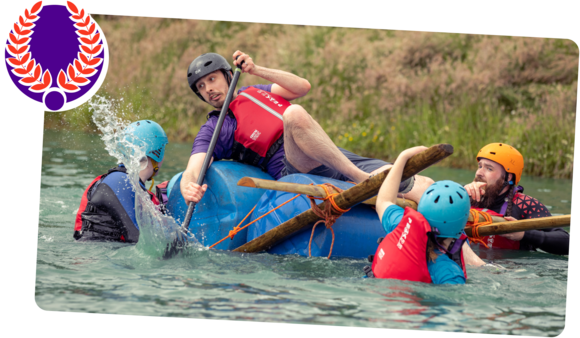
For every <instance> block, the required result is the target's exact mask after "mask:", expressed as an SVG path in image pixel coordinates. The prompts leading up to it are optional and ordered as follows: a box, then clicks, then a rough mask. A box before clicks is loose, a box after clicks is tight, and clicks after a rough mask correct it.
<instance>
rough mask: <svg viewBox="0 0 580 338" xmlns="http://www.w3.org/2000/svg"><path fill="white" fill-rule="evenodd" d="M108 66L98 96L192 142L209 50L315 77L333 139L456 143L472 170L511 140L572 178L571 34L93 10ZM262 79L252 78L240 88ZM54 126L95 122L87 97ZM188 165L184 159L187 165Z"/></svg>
mask: <svg viewBox="0 0 580 338" xmlns="http://www.w3.org/2000/svg"><path fill="white" fill-rule="evenodd" d="M95 19H96V20H97V21H98V22H99V25H100V26H101V27H102V29H103V31H104V32H105V35H106V37H107V40H108V43H109V49H110V57H111V59H110V63H109V71H108V74H107V78H106V80H105V83H104V85H103V87H102V88H101V89H100V91H99V93H98V94H99V95H107V96H109V97H111V98H113V99H115V100H116V104H117V106H118V107H119V110H120V111H121V112H122V114H123V117H125V118H126V119H129V120H134V119H137V118H150V119H153V120H155V121H157V122H159V123H160V124H161V125H162V126H163V127H164V128H165V130H166V131H167V132H168V135H169V138H170V141H185V142H192V141H193V139H194V137H195V135H196V134H197V132H198V131H199V127H200V126H201V125H202V124H203V123H204V122H205V120H206V114H207V112H208V111H209V110H210V109H209V108H210V107H209V106H208V105H207V104H205V103H203V102H201V101H200V100H199V99H197V97H196V96H195V95H194V94H193V93H192V92H191V90H190V89H189V87H188V85H187V81H186V70H187V67H188V65H189V63H190V62H191V61H192V60H193V59H194V58H195V57H196V56H198V55H200V54H202V53H205V52H216V53H219V54H221V55H224V56H225V57H226V58H230V57H231V54H232V53H233V52H234V51H235V50H237V49H239V50H242V51H244V52H246V53H248V54H250V55H251V56H252V58H253V59H254V60H255V62H256V63H257V64H259V65H263V66H266V67H270V68H278V69H282V70H286V71H289V72H292V73H295V74H297V75H299V76H302V77H304V78H306V79H308V80H309V81H310V83H311V85H312V89H311V91H310V93H309V94H308V95H307V96H305V97H304V98H301V99H299V100H296V101H295V102H296V103H298V104H301V105H302V106H304V107H305V108H306V109H307V110H308V112H310V113H311V115H312V116H313V117H314V118H315V119H316V120H318V121H319V122H320V123H321V125H322V126H323V128H324V129H325V130H326V131H327V132H328V134H329V135H330V137H331V138H332V139H333V140H334V142H335V143H336V144H337V145H339V146H341V147H344V148H347V149H349V150H352V151H355V152H357V153H360V154H361V155H364V156H372V157H378V158H383V159H386V160H391V161H392V160H394V158H395V157H396V156H397V154H399V152H400V151H402V150H403V149H405V148H407V147H410V146H415V145H419V144H423V145H427V146H429V145H432V144H437V143H450V144H452V145H453V146H454V147H455V153H454V155H453V156H451V157H450V158H449V159H447V160H446V161H444V162H443V163H441V165H446V166H452V167H458V168H473V167H474V156H475V154H476V153H477V151H478V150H479V148H481V147H482V146H483V145H485V144H487V143H490V142H505V143H508V144H511V145H514V146H515V147H517V148H518V149H519V150H520V151H521V152H522V154H523V155H524V157H525V159H526V168H525V171H526V174H531V175H538V176H548V177H564V178H570V177H571V175H572V168H573V151H574V130H575V129H574V128H575V114H576V92H577V79H578V47H577V46H576V44H575V43H574V42H572V41H570V40H561V39H537V38H521V37H504V36H484V35H466V34H446V33H445V34H444V33H425V32H406V31H388V30H365V29H352V28H330V27H313V26H291V25H271V24H254V23H239V22H219V21H196V20H177V19H158V18H136V17H115V16H96V17H95ZM256 83H265V82H264V81H263V80H261V79H259V78H256V77H253V76H249V75H244V76H242V77H241V78H240V86H244V85H250V84H256ZM45 127H46V128H56V129H59V128H62V129H82V130H85V131H88V132H93V131H95V130H96V128H95V126H94V125H93V124H92V122H91V120H90V113H89V111H88V106H87V105H83V106H81V107H79V108H77V109H75V110H72V111H69V112H66V113H58V114H55V113H47V114H46V117H45ZM184 165H185V164H184Z"/></svg>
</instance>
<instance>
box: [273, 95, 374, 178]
mask: <svg viewBox="0 0 580 338" xmlns="http://www.w3.org/2000/svg"><path fill="white" fill-rule="evenodd" d="M283 116H284V151H285V153H286V159H287V160H288V161H289V162H290V163H291V164H292V165H293V166H294V167H295V168H296V169H298V170H299V171H300V172H303V173H307V172H309V171H310V170H312V169H314V168H316V167H318V166H320V165H321V164H324V165H325V166H327V167H329V168H333V169H335V170H337V171H339V172H340V173H342V174H343V175H344V176H346V177H348V178H350V179H352V180H353V181H355V182H356V183H360V182H362V181H364V180H366V179H367V178H369V174H368V173H365V172H364V171H362V170H360V169H359V168H357V166H355V165H354V164H353V163H352V162H351V161H349V159H348V158H347V157H346V156H344V154H343V153H342V152H341V151H340V150H339V149H338V148H337V147H336V145H335V144H334V143H333V142H332V140H331V139H330V137H328V135H327V134H326V133H325V132H324V130H322V127H320V125H319V124H318V122H316V121H315V120H314V119H313V118H312V117H311V116H310V115H309V114H308V112H306V110H304V108H302V107H301V106H299V105H295V104H294V105H291V106H290V107H288V109H286V111H285V112H284V115H283Z"/></svg>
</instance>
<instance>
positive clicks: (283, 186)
mask: <svg viewBox="0 0 580 338" xmlns="http://www.w3.org/2000/svg"><path fill="white" fill-rule="evenodd" d="M238 185H239V186H243V187H251V188H259V189H269V190H277V191H285V192H289V193H294V194H303V195H310V196H314V197H320V198H324V197H326V191H325V190H324V189H322V188H321V187H319V186H315V185H309V184H299V183H289V182H278V181H272V180H263V179H260V178H253V177H243V178H242V179H240V180H239V181H238ZM336 192H337V191H335V190H334V189H332V193H336ZM376 202H377V198H376V196H375V197H372V198H370V199H368V200H366V201H363V202H362V203H363V204H367V205H372V206H374V205H375V204H376ZM397 205H398V206H400V207H402V208H405V207H410V208H411V209H414V210H417V203H415V202H414V201H411V200H406V199H402V198H397ZM491 219H492V221H493V223H492V224H489V225H484V226H481V227H480V228H479V231H478V232H479V234H480V235H481V236H489V235H501V234H507V233H512V232H518V231H526V230H537V229H548V228H556V227H561V226H568V225H569V224H570V216H569V215H568V216H553V217H544V218H536V219H533V220H520V221H513V222H508V221H506V220H505V219H504V218H503V217H499V216H491ZM484 221H485V218H484V217H483V216H482V215H479V222H484ZM468 222H473V217H472V216H471V215H469V219H468ZM498 223H503V224H498ZM465 233H466V234H467V235H468V236H472V230H471V226H466V227H465Z"/></svg>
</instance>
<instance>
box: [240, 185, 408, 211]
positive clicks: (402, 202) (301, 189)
mask: <svg viewBox="0 0 580 338" xmlns="http://www.w3.org/2000/svg"><path fill="white" fill-rule="evenodd" d="M238 185H239V186H241V187H249V188H258V189H267V190H276V191H285V192H289V193H293V194H302V195H309V196H314V197H320V198H325V197H326V191H325V190H324V189H322V188H321V187H319V186H317V185H310V184H300V183H290V182H278V181H272V180H263V179H261V178H254V177H242V178H241V179H240V180H239V181H238ZM337 192H338V191H336V190H334V189H332V188H331V193H337ZM361 203H363V204H367V205H373V206H374V205H376V204H377V197H376V196H375V197H371V198H369V199H368V200H366V201H363V202H361ZM397 205H398V206H400V207H401V208H405V207H410V208H413V209H415V210H417V203H415V201H411V200H408V199H402V198H397Z"/></svg>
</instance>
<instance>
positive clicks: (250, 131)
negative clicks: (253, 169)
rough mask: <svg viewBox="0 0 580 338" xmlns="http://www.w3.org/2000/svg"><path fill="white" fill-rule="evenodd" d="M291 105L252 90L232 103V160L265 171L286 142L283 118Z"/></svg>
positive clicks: (275, 96) (261, 91)
mask: <svg viewBox="0 0 580 338" xmlns="http://www.w3.org/2000/svg"><path fill="white" fill-rule="evenodd" d="M290 105H291V103H290V102H288V101H286V100H285V99H284V98H283V97H281V96H279V95H276V94H274V93H270V92H267V91H264V90H261V89H257V88H254V87H250V88H248V89H246V90H244V91H243V92H241V93H240V94H239V95H238V96H237V97H236V98H235V99H234V100H233V101H232V103H230V106H229V108H230V110H231V112H232V113H233V117H234V118H235V119H236V121H237V125H238V126H237V128H236V131H235V133H234V145H233V152H232V155H231V159H233V160H235V161H238V162H242V163H247V164H250V165H253V166H258V162H260V160H261V159H262V158H263V159H264V161H263V162H262V163H261V164H260V167H262V170H266V165H267V164H268V162H269V161H270V158H271V157H272V156H273V155H274V154H275V153H276V151H278V149H279V148H280V146H281V145H282V144H283V143H284V136H283V133H284V123H283V120H282V115H284V112H285V111H286V109H287V108H288V107H290Z"/></svg>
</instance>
